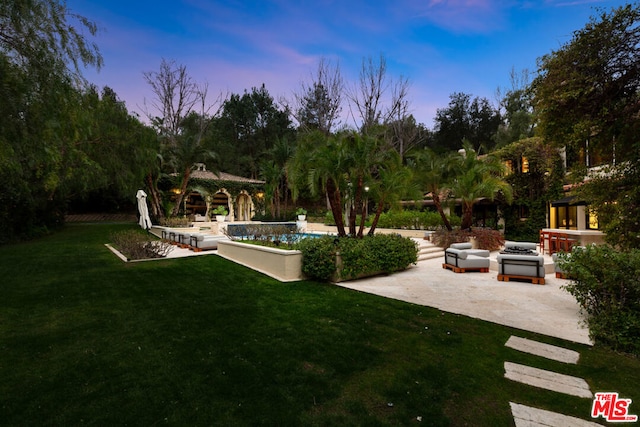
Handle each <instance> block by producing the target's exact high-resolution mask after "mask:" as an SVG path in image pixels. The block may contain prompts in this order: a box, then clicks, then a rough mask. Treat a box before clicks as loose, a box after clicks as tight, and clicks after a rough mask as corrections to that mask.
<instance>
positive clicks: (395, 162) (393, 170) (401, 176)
mask: <svg viewBox="0 0 640 427" xmlns="http://www.w3.org/2000/svg"><path fill="white" fill-rule="evenodd" d="M412 178H413V174H412V171H411V169H409V168H408V167H406V166H404V165H403V164H402V157H401V156H400V154H399V153H398V152H397V151H395V150H393V151H388V152H387V156H386V159H385V160H384V162H383V163H382V164H381V165H380V166H379V167H378V169H377V172H376V179H375V180H374V181H373V185H371V186H370V189H369V194H370V195H371V197H372V198H373V199H374V200H376V213H375V216H374V217H373V221H372V222H371V228H369V232H368V233H367V234H368V235H369V236H373V234H374V233H375V230H376V227H377V226H378V221H379V220H380V215H381V214H382V211H383V210H384V208H385V207H386V206H387V205H391V206H394V205H397V204H398V202H399V201H400V200H401V199H402V198H403V196H407V195H410V194H411V193H412V192H418V191H419V190H418V188H417V187H415V186H414V185H412V180H413V179H412ZM358 235H359V236H362V228H361V229H360V231H359V233H358Z"/></svg>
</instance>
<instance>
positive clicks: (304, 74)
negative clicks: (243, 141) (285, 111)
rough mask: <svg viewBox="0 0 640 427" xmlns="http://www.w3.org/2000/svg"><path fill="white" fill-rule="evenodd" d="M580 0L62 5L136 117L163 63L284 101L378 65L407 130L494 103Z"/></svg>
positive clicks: (574, 22)
mask: <svg viewBox="0 0 640 427" xmlns="http://www.w3.org/2000/svg"><path fill="white" fill-rule="evenodd" d="M624 3H625V2H624V1H606V0H601V1H589V0H583V1H579V0H544V1H541V2H534V1H516V0H502V1H501V0H427V1H425V0H396V1H395V2H391V1H388V0H386V1H383V0H350V1H344V0H319V1H312V0H297V1H292V0H267V1H256V0H253V1H241V0H235V1H233V0H232V1H219V0H214V1H212V0H182V1H169V0H136V1H130V0H129V1H124V0H104V1H99V0H95V1H91V2H87V1H86V0H67V5H68V7H69V8H71V9H72V10H73V11H74V12H77V13H80V14H81V15H84V16H86V17H88V18H90V19H92V20H94V21H96V22H97V23H98V25H99V26H100V28H101V29H103V31H101V33H100V35H99V36H98V38H97V40H96V42H97V43H98V45H99V47H100V49H101V52H102V53H103V56H104V58H105V67H104V69H103V70H102V71H101V72H100V73H95V72H92V71H88V73H87V77H88V78H89V80H90V81H92V82H94V83H96V84H97V85H98V86H104V85H108V86H110V87H112V88H113V89H114V90H115V91H116V93H117V94H118V95H119V96H120V97H121V98H122V99H124V100H125V101H126V102H127V106H128V107H129V109H130V110H139V108H138V106H141V105H142V103H143V99H144V98H147V99H149V98H150V97H151V96H152V94H151V91H150V89H149V88H148V87H147V85H146V83H145V82H144V79H143V77H142V73H143V72H144V71H153V70H157V69H158V67H159V64H160V61H161V59H162V58H165V59H168V60H175V61H176V62H177V63H179V64H184V65H186V66H187V70H188V71H189V72H190V74H191V75H192V77H193V78H194V79H195V80H196V81H199V82H204V81H207V82H208V83H209V86H210V93H218V92H220V91H222V92H227V91H230V92H233V93H241V92H243V91H244V90H250V89H251V87H254V86H260V85H261V84H263V83H264V84H265V85H266V87H267V90H269V92H270V93H271V95H272V96H273V97H274V98H276V99H277V98H278V97H280V96H290V95H291V93H292V91H294V90H297V89H298V88H299V87H300V83H301V81H302V80H308V79H309V76H310V74H311V73H312V72H313V71H314V70H315V68H316V66H317V63H318V60H319V59H320V58H321V57H326V58H328V59H330V60H332V61H334V62H339V64H340V67H341V70H342V73H343V76H344V77H345V79H346V80H348V81H353V80H355V78H357V74H358V72H359V68H360V64H361V61H362V59H363V58H365V57H369V56H372V57H374V58H375V57H377V56H378V55H380V54H383V55H384V56H385V57H386V59H387V65H388V72H389V74H390V75H391V76H393V77H398V76H400V75H402V76H404V77H407V78H408V79H409V80H410V81H411V83H412V86H411V87H412V92H411V98H412V99H413V103H414V105H413V106H414V114H415V115H416V119H417V120H418V121H421V122H423V123H425V124H426V125H427V126H432V118H433V116H434V115H435V110H436V109H437V108H443V107H446V106H447V104H448V101H449V94H451V93H453V92H465V93H470V94H471V95H472V96H480V97H487V98H488V99H490V100H491V101H493V93H494V92H495V90H496V88H498V87H505V86H507V85H508V83H509V73H510V71H511V69H512V68H515V69H516V70H521V69H523V68H528V69H529V70H531V71H533V70H534V69H535V64H536V59H537V58H538V57H540V56H541V55H543V54H546V53H549V52H551V51H552V50H554V49H557V48H559V47H560V46H561V45H562V44H563V43H565V42H566V41H568V40H569V39H570V36H571V34H572V32H573V31H575V30H578V29H580V28H582V27H583V26H584V24H586V22H587V21H588V18H589V16H590V15H592V14H593V13H594V10H593V9H592V6H602V7H605V8H607V9H609V8H611V7H614V6H620V5H623V4H624Z"/></svg>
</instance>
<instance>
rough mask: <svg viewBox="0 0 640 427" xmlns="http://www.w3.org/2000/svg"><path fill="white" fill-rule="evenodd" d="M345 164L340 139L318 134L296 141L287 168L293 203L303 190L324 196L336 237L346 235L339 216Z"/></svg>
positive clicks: (345, 174)
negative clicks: (331, 216)
mask: <svg viewBox="0 0 640 427" xmlns="http://www.w3.org/2000/svg"><path fill="white" fill-rule="evenodd" d="M348 164H349V159H348V156H347V154H346V153H345V144H343V143H341V139H340V138H338V137H335V136H326V135H324V134H323V133H321V132H319V131H312V132H308V133H305V134H304V135H303V136H302V137H301V138H300V140H299V141H298V148H297V149H296V152H295V155H294V156H293V158H292V159H291V161H290V162H289V164H288V170H289V172H288V173H289V177H290V185H291V189H292V194H293V198H294V200H295V199H296V198H297V196H298V194H299V191H300V189H301V188H303V187H307V188H308V189H309V190H310V191H311V194H312V195H314V196H316V195H319V194H326V196H327V198H328V200H329V206H330V207H331V213H332V214H333V218H334V220H335V222H336V227H337V228H338V236H340V237H344V236H346V235H347V233H346V231H345V228H344V220H343V216H342V201H343V197H342V195H343V193H345V191H346V189H347V182H348V180H347V173H346V171H347V170H348Z"/></svg>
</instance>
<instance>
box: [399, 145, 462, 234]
mask: <svg viewBox="0 0 640 427" xmlns="http://www.w3.org/2000/svg"><path fill="white" fill-rule="evenodd" d="M453 156H458V154H457V153H451V154H449V155H446V156H438V155H437V154H436V153H435V152H434V151H433V150H431V149H428V148H426V149H424V150H420V151H416V152H414V153H412V154H411V156H410V159H411V163H410V164H411V165H412V168H413V170H414V172H415V174H414V175H415V181H416V182H417V183H418V185H419V186H420V187H421V188H422V189H423V190H424V191H425V192H426V193H430V194H431V198H432V200H433V204H434V206H435V208H436V210H437V211H438V213H439V214H440V217H441V218H442V223H443V224H444V226H445V228H446V229H447V230H449V231H451V230H452V229H453V228H452V227H451V223H450V222H449V218H447V215H446V214H445V213H444V208H443V207H442V202H443V200H442V199H443V198H445V199H446V198H448V194H449V191H448V189H447V182H448V180H449V179H450V178H451V176H452V172H453V164H454V163H453Z"/></svg>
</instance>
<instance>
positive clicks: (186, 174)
mask: <svg viewBox="0 0 640 427" xmlns="http://www.w3.org/2000/svg"><path fill="white" fill-rule="evenodd" d="M189 178H191V167H188V168H186V169H185V171H184V174H183V175H182V183H181V184H180V194H178V199H177V200H176V205H175V206H174V207H173V210H172V211H171V216H177V215H178V212H180V205H181V204H182V201H183V200H184V194H185V193H186V191H187V185H188V184H189Z"/></svg>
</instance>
